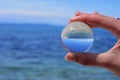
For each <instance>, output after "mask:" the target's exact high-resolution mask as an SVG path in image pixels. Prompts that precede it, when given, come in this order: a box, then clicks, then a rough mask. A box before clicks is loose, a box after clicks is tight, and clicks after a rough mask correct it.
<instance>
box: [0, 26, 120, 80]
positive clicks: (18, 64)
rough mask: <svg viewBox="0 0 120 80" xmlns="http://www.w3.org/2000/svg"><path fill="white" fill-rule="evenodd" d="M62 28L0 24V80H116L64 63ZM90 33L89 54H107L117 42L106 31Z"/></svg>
mask: <svg viewBox="0 0 120 80" xmlns="http://www.w3.org/2000/svg"><path fill="white" fill-rule="evenodd" d="M63 27H64V26H63V25H60V26H57V25H48V24H0V80H119V78H118V77H116V76H115V75H114V74H112V73H111V72H109V71H108V70H106V69H103V68H97V67H85V66H82V65H79V64H76V63H72V62H68V61H65V60H64V56H65V55H66V53H67V52H66V50H65V49H64V48H63V47H62V45H61V41H60V34H61V31H62V29H63ZM93 31H94V38H95V42H94V44H93V46H92V48H91V49H89V52H96V53H101V52H104V51H107V50H108V49H110V48H111V47H112V46H113V45H114V44H115V42H116V41H117V39H116V38H115V37H114V36H113V35H112V34H111V33H110V32H108V31H105V30H103V29H94V30H93Z"/></svg>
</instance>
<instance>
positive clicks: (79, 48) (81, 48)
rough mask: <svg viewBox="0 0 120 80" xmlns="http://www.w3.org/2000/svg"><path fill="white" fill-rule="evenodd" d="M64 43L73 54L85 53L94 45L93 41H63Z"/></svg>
mask: <svg viewBox="0 0 120 80" xmlns="http://www.w3.org/2000/svg"><path fill="white" fill-rule="evenodd" d="M62 41H63V44H64V46H65V47H66V48H67V49H68V50H69V51H71V52H85V51H86V50H88V49H89V48H90V47H91V46H92V44H93V39H62Z"/></svg>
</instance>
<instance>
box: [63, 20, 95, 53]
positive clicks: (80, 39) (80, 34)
mask: <svg viewBox="0 0 120 80" xmlns="http://www.w3.org/2000/svg"><path fill="white" fill-rule="evenodd" d="M61 38H62V42H63V45H64V47H65V48H66V49H67V50H68V51H71V52H84V51H86V50H88V49H89V48H90V47H91V45H92V43H93V33H92V30H91V29H90V27H89V26H88V25H86V24H84V23H82V22H73V23H70V24H69V25H68V26H67V27H65V28H64V30H63V32H62V34H61Z"/></svg>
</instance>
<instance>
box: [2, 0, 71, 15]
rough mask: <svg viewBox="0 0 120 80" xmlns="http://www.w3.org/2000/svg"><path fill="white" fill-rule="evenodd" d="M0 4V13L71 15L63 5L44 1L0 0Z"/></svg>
mask: <svg viewBox="0 0 120 80" xmlns="http://www.w3.org/2000/svg"><path fill="white" fill-rule="evenodd" d="M0 6H1V8H0V14H16V15H30V16H57V17H58V16H59V17H70V16H71V15H72V14H71V11H70V10H68V9H67V8H65V6H59V5H56V4H55V5H53V4H52V3H49V2H46V1H29V2H28V1H23V0H21V1H20V0H10V1H8V0H7V1H5V0H4V1H0Z"/></svg>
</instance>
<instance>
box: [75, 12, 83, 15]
mask: <svg viewBox="0 0 120 80" xmlns="http://www.w3.org/2000/svg"><path fill="white" fill-rule="evenodd" d="M81 14H83V13H82V12H79V11H77V12H76V13H75V16H79V15H81Z"/></svg>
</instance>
